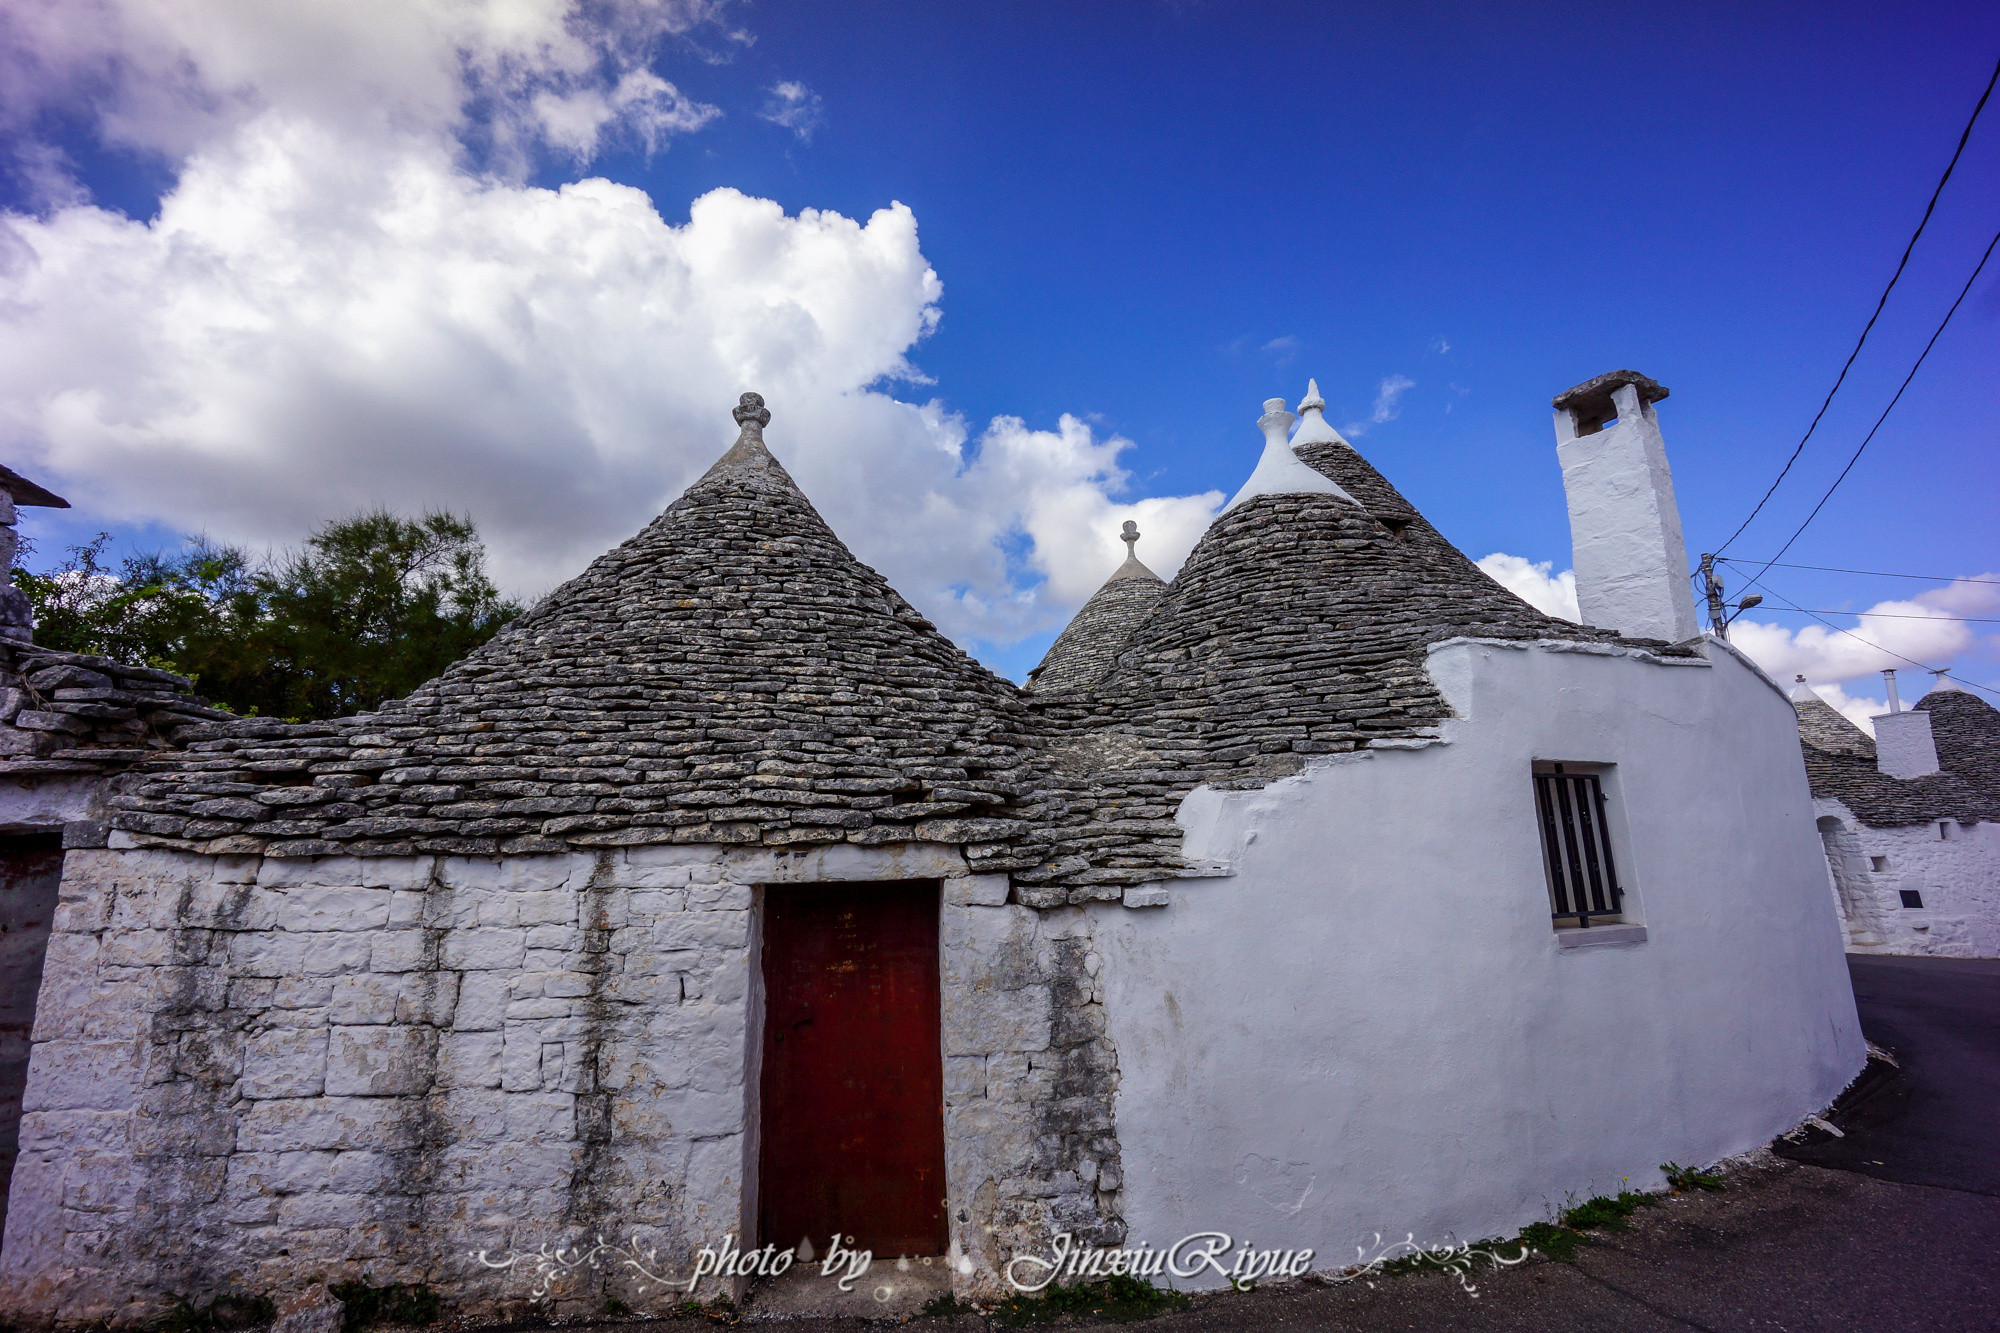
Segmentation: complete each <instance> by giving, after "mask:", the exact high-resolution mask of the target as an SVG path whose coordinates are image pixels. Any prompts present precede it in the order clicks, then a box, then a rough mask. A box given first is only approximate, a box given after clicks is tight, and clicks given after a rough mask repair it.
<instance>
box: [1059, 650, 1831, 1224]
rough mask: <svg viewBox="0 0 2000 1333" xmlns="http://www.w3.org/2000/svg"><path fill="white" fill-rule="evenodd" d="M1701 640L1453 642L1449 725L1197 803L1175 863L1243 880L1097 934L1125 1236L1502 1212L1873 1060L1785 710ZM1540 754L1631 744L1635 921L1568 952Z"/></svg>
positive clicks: (1629, 818) (1766, 1112)
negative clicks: (1544, 831)
mask: <svg viewBox="0 0 2000 1333" xmlns="http://www.w3.org/2000/svg"><path fill="white" fill-rule="evenodd" d="M1710 656H1711V657H1712V659H1713V662H1712V665H1711V664H1707V663H1703V664H1695V665H1671V664H1668V662H1667V661H1665V660H1663V659H1657V658H1648V657H1646V656H1644V655H1638V654H1620V653H1618V652H1616V651H1615V650H1614V651H1609V652H1607V651H1605V650H1603V649H1597V650H1594V651H1588V650H1587V651H1578V650H1561V649H1558V648H1556V647H1554V646H1550V645H1544V646H1537V647H1532V648H1530V647H1525V646H1521V645H1511V646H1509V645H1500V644H1494V643H1490V642H1465V641H1456V642H1454V643H1452V644H1449V645H1442V646H1440V647H1439V648H1438V649H1436V650H1434V651H1433V654H1432V657H1431V661H1430V666H1431V671H1432V675H1433V677H1434V679H1436V680H1437V681H1438V683H1439V685H1440V688H1441V689H1442V690H1443V692H1444V693H1445V695H1446V697H1447V698H1448V699H1449V701H1450V702H1451V704H1452V705H1453V707H1454V708H1455V709H1456V711H1457V712H1458V714H1459V717H1458V718H1457V719H1454V720H1451V721H1448V722H1446V723H1444V724H1443V726H1442V728H1441V731H1442V740H1443V741H1444V742H1446V743H1439V744H1431V745H1428V746H1424V747H1423V748H1415V749H1407V748H1406V749H1378V750H1375V751H1371V752H1367V753H1363V754H1359V755H1355V756H1349V757H1343V758H1341V759H1337V760H1334V761H1332V762H1328V763H1323V764H1320V765H1318V766H1315V767H1314V768H1311V769H1309V770H1308V771H1307V772H1305V773H1303V774H1301V775H1299V776H1297V777H1295V778H1291V779H1288V780H1285V781H1282V782H1279V783H1275V784H1273V785H1272V786H1270V787H1267V788H1265V789H1263V790H1261V791H1256V792H1231V793H1217V792H1213V791H1207V790H1199V791H1197V792H1195V793H1194V794H1192V795H1191V796H1190V797H1189V798H1188V800H1187V802H1186V804H1185V805H1184V807H1183V811H1182V816H1181V818H1182V822H1183V824H1185V825H1186V826H1187V827H1188V829H1189V833H1188V839H1187V842H1188V846H1187V852H1188V855H1189V856H1190V857H1193V858H1199V859H1204V860H1207V859H1219V860H1226V861H1233V862H1235V864H1236V868H1237V873H1236V875H1235V876H1234V877H1233V878H1229V879H1217V880H1211V881H1206V882H1187V881H1183V882H1181V883H1180V884H1177V885H1175V886H1173V887H1172V889H1171V893H1170V897H1171V902H1170V904H1169V905H1168V906H1166V907H1165V908H1164V909H1154V910H1150V911H1143V912H1141V911H1131V910H1123V909H1107V910H1104V911H1102V912H1101V913H1100V921H1099V923H1098V927H1097V930H1096V932H1095V939H1096V948H1097V949H1098V950H1099V951H1100V952H1101V953H1102V954H1103V957H1104V977H1105V979H1106V980H1105V983H1104V991H1105V995H1106V1010H1107V1016H1108V1021H1109V1031H1110V1035H1111V1037H1112V1040H1113V1042H1114V1044H1115V1045H1116V1047H1117V1050H1118V1059H1119V1066H1120V1084H1119V1095H1118V1101H1117V1111H1118V1131H1119V1142H1120V1148H1121V1151H1122V1154H1123V1165H1124V1175H1125V1193H1124V1211H1125V1216H1126V1219H1127V1221H1128V1223H1129V1225H1130V1229H1131V1236H1132V1238H1133V1240H1134V1241H1145V1242H1147V1243H1150V1244H1153V1245H1156V1246H1164V1245H1167V1244H1171V1243H1172V1242H1173V1241H1175V1240H1177V1239H1179V1238H1180V1237H1182V1236H1184V1235H1187V1234H1189V1233H1193V1232H1200V1231H1210V1230H1221V1231H1226V1232H1228V1233H1230V1234H1231V1235H1232V1236H1234V1237H1236V1238H1237V1240H1238V1241H1239V1242H1243V1241H1250V1242H1254V1243H1255V1244H1257V1245H1258V1246H1260V1247H1285V1248H1297V1247H1304V1246H1310V1247H1313V1248H1314V1249H1316V1250H1317V1251H1318V1253H1319V1255H1320V1260H1319V1262H1321V1263H1338V1262H1340V1261H1341V1260H1342V1259H1343V1257H1345V1256H1351V1255H1353V1253H1354V1247H1355V1246H1356V1245H1366V1244H1368V1243H1370V1237H1371V1236H1372V1235H1373V1234H1374V1233H1377V1232H1380V1233H1382V1234H1383V1235H1384V1236H1386V1237H1389V1238H1392V1239H1400V1238H1402V1237H1403V1236H1404V1235H1405V1234H1406V1233H1414V1235H1415V1236H1416V1237H1417V1239H1418V1240H1420V1241H1426V1242H1431V1241H1438V1240H1441V1239H1444V1238H1445V1237H1447V1236H1456V1237H1458V1238H1460V1239H1465V1240H1471V1239H1475V1238H1479V1237H1484V1236H1489V1235H1494V1234H1501V1233H1511V1232H1513V1231H1515V1230H1516V1229H1518V1228H1519V1227H1520V1226H1522V1225H1523V1224H1525V1223H1528V1222H1532V1221H1537V1220H1542V1219H1545V1218H1546V1217H1548V1216H1549V1215H1550V1213H1551V1212H1552V1210H1554V1209H1556V1208H1558V1207H1560V1206H1562V1204H1563V1202H1564V1200H1565V1199H1566V1198H1568V1197H1570V1196H1572V1195H1575V1196H1579V1197H1582V1196H1588V1195H1592V1194H1596V1193H1600V1192H1605V1191H1615V1190H1617V1189H1618V1188H1620V1187H1621V1186H1623V1185H1625V1184H1626V1182H1628V1181H1629V1182H1630V1184H1631V1185H1632V1186H1634V1187H1647V1186H1656V1185H1658V1184H1659V1183H1660V1180H1661V1176H1660V1173H1659V1170H1658V1167H1659V1164H1660V1163H1662V1162H1666V1161H1669V1160H1674V1161H1678V1162H1681V1163H1684V1164H1697V1163H1703V1164H1705V1163H1708V1162H1713V1161H1715V1160H1717V1159H1719V1158H1721V1157H1723V1156H1726V1155H1728V1154H1732V1153H1737V1152H1741V1151H1744V1150H1747V1149H1749V1148H1752V1147H1755V1146H1758V1145H1760V1144H1762V1143H1764V1142H1767V1141H1768V1140H1769V1139H1770V1138H1771V1137H1772V1136H1773V1135H1775V1134H1777V1133H1779V1132H1780V1131H1782V1130H1784V1129H1786V1128H1789V1127H1790V1126H1791V1125H1793V1124H1795V1123H1796V1122H1797V1121H1798V1120H1799V1119H1800V1118H1801V1117H1802V1116H1804V1115H1806V1114H1809V1113H1811V1112H1813V1111H1816V1110H1818V1109H1820V1108H1821V1107H1823V1106H1825V1105H1826V1104H1827V1102H1829V1101H1830V1100H1831V1099H1832V1098H1833V1097H1834V1096H1835V1095H1836V1094H1837V1093H1838V1092H1839V1091H1840V1089H1841V1088H1842V1087H1843V1086H1844V1085H1845V1084H1846V1083H1847V1082H1848V1081H1849V1080H1850V1079H1851V1078H1852V1077H1853V1076H1854V1074H1855V1073H1856V1072H1857V1071H1858V1070H1859V1069H1860V1067H1861V1064H1862V1062H1863V1058H1864V1051H1863V1046H1862V1039H1861V1034H1860V1031H1859V1026H1858V1023H1857V1021H1856V1017H1855V1010H1854V1001H1853V995H1852V990H1851V987H1850V985H1849V981H1848V977H1847V973H1846V969H1845V964H1844V960H1843V956H1842V951H1841V938H1840V926H1839V923H1838V921H1837V919H1836V916H1835V913H1834V911H1833V908H1832V904H1831V903H1830V901H1829V897H1828V893H1827V890H1826V881H1825V870H1824V863H1823V860H1822V858H1821V853H1820V844H1819V839H1818V836H1817V831H1816V829H1815V826H1814V820H1813V812H1812V808H1811V802H1810V796H1809V794H1808V791H1807V786H1806V780H1805V774H1804V771H1803V765H1802V761H1801V759H1800V755H1799V748H1798V741H1797V733H1796V725H1795V721H1794V717H1793V713H1792V709H1791V706H1790V704H1789V703H1788V702H1787V701H1786V700H1785V699H1784V697H1783V695H1782V694H1781V693H1780V692H1779V691H1778V690H1777V688H1776V687H1775V686H1773V685H1772V684H1771V683H1770V682H1769V680H1768V679H1767V678H1765V677H1763V676H1762V675H1761V673H1758V672H1757V671H1756V670H1755V668H1754V667H1751V666H1749V665H1748V664H1747V663H1745V662H1744V661H1742V660H1740V659H1739V658H1737V657H1735V656H1734V655H1733V654H1731V653H1729V652H1728V651H1726V650H1720V649H1714V648H1711V650H1710ZM1535 760H1570V761H1576V762H1593V763H1604V764H1614V765H1616V766H1617V767H1616V770H1615V773H1614V778H1613V780H1612V782H1611V784H1610V785H1611V787H1612V793H1611V794H1612V801H1613V805H1614V810H1613V825H1614V829H1615V830H1616V835H1617V852H1618V855H1619V858H1620V863H1619V875H1620V878H1621V880H1622V881H1623V882H1624V883H1625V885H1626V886H1627V889H1628V893H1629V894H1630V895H1631V896H1630V897H1628V900H1627V907H1628V911H1629V914H1630V915H1632V916H1635V917H1637V918H1638V919H1639V920H1640V921H1642V922H1643V923H1644V925H1645V928H1646V936H1647V937H1646V939H1645V940H1644V941H1643V942H1642V943H1637V944H1629V945H1617V946H1603V945H1599V946H1595V947H1586V948H1563V947H1560V946H1559V942H1558V938H1557V936H1556V933H1555V932H1554V931H1553V930H1552V929H1551V923H1550V918H1549V902H1548V896H1547V890H1546V887H1545V881H1544V875H1543V867H1542V853H1541V849H1540V845H1539V842H1538V830H1537V826H1536V817H1535V806H1534V798H1533V792H1532V789H1531V784H1530V780H1529V774H1530V765H1531V763H1532V762H1533V761H1535ZM1611 934H1612V932H1608V931H1607V932H1606V933H1605V935H1604V936H1601V937H1600V938H1604V937H1610V936H1611Z"/></svg>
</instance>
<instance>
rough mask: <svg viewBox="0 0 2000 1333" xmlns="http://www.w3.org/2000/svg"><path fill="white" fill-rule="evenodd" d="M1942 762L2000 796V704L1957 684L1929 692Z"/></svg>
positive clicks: (1923, 703)
mask: <svg viewBox="0 0 2000 1333" xmlns="http://www.w3.org/2000/svg"><path fill="white" fill-rule="evenodd" d="M1917 707H1919V708H1921V709H1923V710H1924V711H1925V712H1927V713H1929V714H1930V715H1931V737H1932V738H1933V739H1934V740H1935V741H1936V742H1937V752H1938V766H1939V767H1941V768H1943V769H1944V770H1945V771H1946V772H1947V773H1955V774H1957V775H1958V776H1959V777H1961V778H1964V779H1965V780H1966V781H1968V782H1970V783H1972V784H1974V785H1975V786H1977V787H1980V788H1981V789H1983V790H1984V791H1985V792H1986V794H1987V795H1989V796H1992V797H1996V798H2000V708H1995V707H1994V706H1993V705H1992V704H1990V703H1987V702H1986V701H1985V700H1984V699H1982V698H1980V697H1979V696H1978V695H1976V694H1972V693H1969V692H1967V691H1965V690H1962V689H1959V688H1958V687H1957V686H1956V685H1953V686H1951V687H1949V688H1939V689H1934V690H1932V691H1931V692H1930V693H1929V694H1926V695H1925V696H1924V697H1923V698H1922V699H1921V700H1920V701H1918V703H1917Z"/></svg>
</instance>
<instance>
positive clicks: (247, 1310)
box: [145, 1292, 278, 1333]
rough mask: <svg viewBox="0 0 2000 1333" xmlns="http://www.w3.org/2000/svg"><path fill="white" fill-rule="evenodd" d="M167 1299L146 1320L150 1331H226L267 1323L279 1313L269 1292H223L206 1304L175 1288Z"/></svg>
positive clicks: (196, 1332)
mask: <svg viewBox="0 0 2000 1333" xmlns="http://www.w3.org/2000/svg"><path fill="white" fill-rule="evenodd" d="M168 1299H169V1301H170V1302H171V1303H170V1304H169V1305H168V1306H167V1308H166V1309H165V1310H163V1311H161V1312H160V1313H159V1314H156V1315H154V1316H153V1317H152V1318H151V1319H149V1320H147V1321H146V1324H145V1327H146V1328H147V1329H148V1330H149V1331H150V1333H229V1330H232V1329H239V1328H252V1327H255V1326H256V1325H258V1324H264V1323H269V1322H270V1321H271V1320H273V1319H275V1318H277V1315H278V1307H277V1306H276V1305H274V1304H273V1303H272V1301H271V1298H270V1297H269V1296H239V1295H236V1294H235V1293H233V1292H224V1293H223V1294H222V1295H220V1296H217V1297H216V1298H215V1299H213V1300H211V1301H210V1302H209V1303H208V1304H206V1305H196V1304H195V1303H194V1302H193V1301H190V1300H189V1299H188V1298H187V1297H185V1296H182V1295H180V1294H178V1293H176V1292H169V1293H168Z"/></svg>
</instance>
